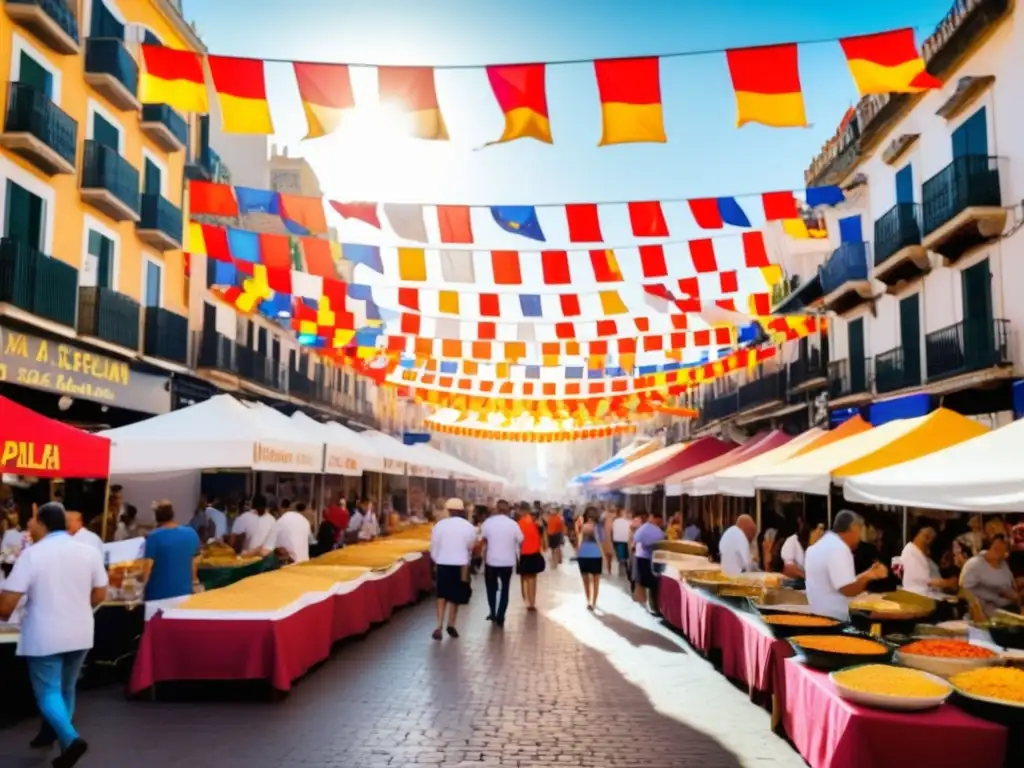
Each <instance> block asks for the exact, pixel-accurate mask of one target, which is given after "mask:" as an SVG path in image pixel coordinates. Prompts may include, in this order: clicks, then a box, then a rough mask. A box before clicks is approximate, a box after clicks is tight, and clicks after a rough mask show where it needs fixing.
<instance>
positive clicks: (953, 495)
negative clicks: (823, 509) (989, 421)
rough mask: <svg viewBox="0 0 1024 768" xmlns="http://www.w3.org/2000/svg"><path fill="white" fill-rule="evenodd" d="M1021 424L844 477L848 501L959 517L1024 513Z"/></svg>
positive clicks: (1023, 434)
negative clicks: (957, 513) (954, 513)
mask: <svg viewBox="0 0 1024 768" xmlns="http://www.w3.org/2000/svg"><path fill="white" fill-rule="evenodd" d="M1021 445H1024V421H1015V422H1013V423H1012V424H1009V425H1007V426H1005V427H1002V428H1001V429H997V430H994V431H992V432H988V433H986V434H984V435H980V436H978V437H975V438H972V439H970V440H966V441H964V442H962V443H958V444H956V445H953V446H951V447H949V448H944V449H943V450H940V451H937V452H936V453H930V454H928V455H926V456H922V457H920V458H917V459H913V460H911V461H908V462H905V463H903V464H897V465H895V466H892V467H886V468H885V469H880V470H878V471H876V472H867V473H865V474H863V475H858V476H855V477H849V478H847V479H846V482H845V483H844V485H843V494H844V495H845V496H846V498H847V499H849V500H850V501H858V502H863V503H868V504H893V505H897V506H905V507H923V508H926V509H948V510H956V511H960V512H1024V464H1022V463H1021V453H1020V451H1021Z"/></svg>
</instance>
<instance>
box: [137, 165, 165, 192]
mask: <svg viewBox="0 0 1024 768" xmlns="http://www.w3.org/2000/svg"><path fill="white" fill-rule="evenodd" d="M162 181H163V171H161V169H160V166H159V165H157V164H156V163H154V162H153V160H152V159H151V158H149V157H147V158H145V160H144V162H143V172H142V192H143V194H147V195H159V194H160V192H161V190H162V188H163V187H162Z"/></svg>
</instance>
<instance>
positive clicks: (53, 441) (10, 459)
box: [0, 396, 110, 478]
mask: <svg viewBox="0 0 1024 768" xmlns="http://www.w3.org/2000/svg"><path fill="white" fill-rule="evenodd" d="M0 473H3V474H11V475H30V476H32V477H64V478H105V477H107V476H109V474H110V440H108V439H107V438H105V437H99V436H97V435H90V434H89V433H88V432H83V431H82V430H80V429H76V428H75V427H71V426H68V425H67V424H61V423H60V422H59V421H54V420H53V419H48V418H46V417H45V416H42V415H41V414H38V413H36V412H35V411H33V410H31V409H29V408H26V407H25V406H23V405H18V404H17V403H15V402H13V401H12V400H8V399H7V398H6V397H2V396H0Z"/></svg>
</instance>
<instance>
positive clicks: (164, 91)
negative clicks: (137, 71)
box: [139, 45, 210, 112]
mask: <svg viewBox="0 0 1024 768" xmlns="http://www.w3.org/2000/svg"><path fill="white" fill-rule="evenodd" d="M142 66H143V72H142V77H141V79H140V81H139V101H141V102H142V103H143V104H166V105H167V106H169V107H171V108H172V109H176V110H178V111H179V112H208V111H209V109H210V106H209V101H208V99H207V96H206V75H205V73H204V72H203V58H202V55H200V54H198V53H193V52H192V51H179V50H177V49H175V48H167V47H165V46H162V45H143V46H142Z"/></svg>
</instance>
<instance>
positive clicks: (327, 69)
mask: <svg viewBox="0 0 1024 768" xmlns="http://www.w3.org/2000/svg"><path fill="white" fill-rule="evenodd" d="M293 66H294V68H295V82H296V83H297V84H298V87H299V98H300V99H301V100H302V110H303V112H305V113H306V123H307V124H308V125H309V130H308V132H307V133H306V138H307V139H315V138H318V137H320V136H326V135H327V134H329V133H334V132H335V131H336V130H338V128H339V127H340V126H341V124H342V121H343V120H344V119H345V115H346V114H348V113H350V112H351V111H352V110H354V109H355V106H356V101H355V97H354V96H353V94H352V81H351V78H350V77H349V71H348V66H347V65H345V64H308V63H303V62H298V61H297V62H295V63H294V65H293Z"/></svg>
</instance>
